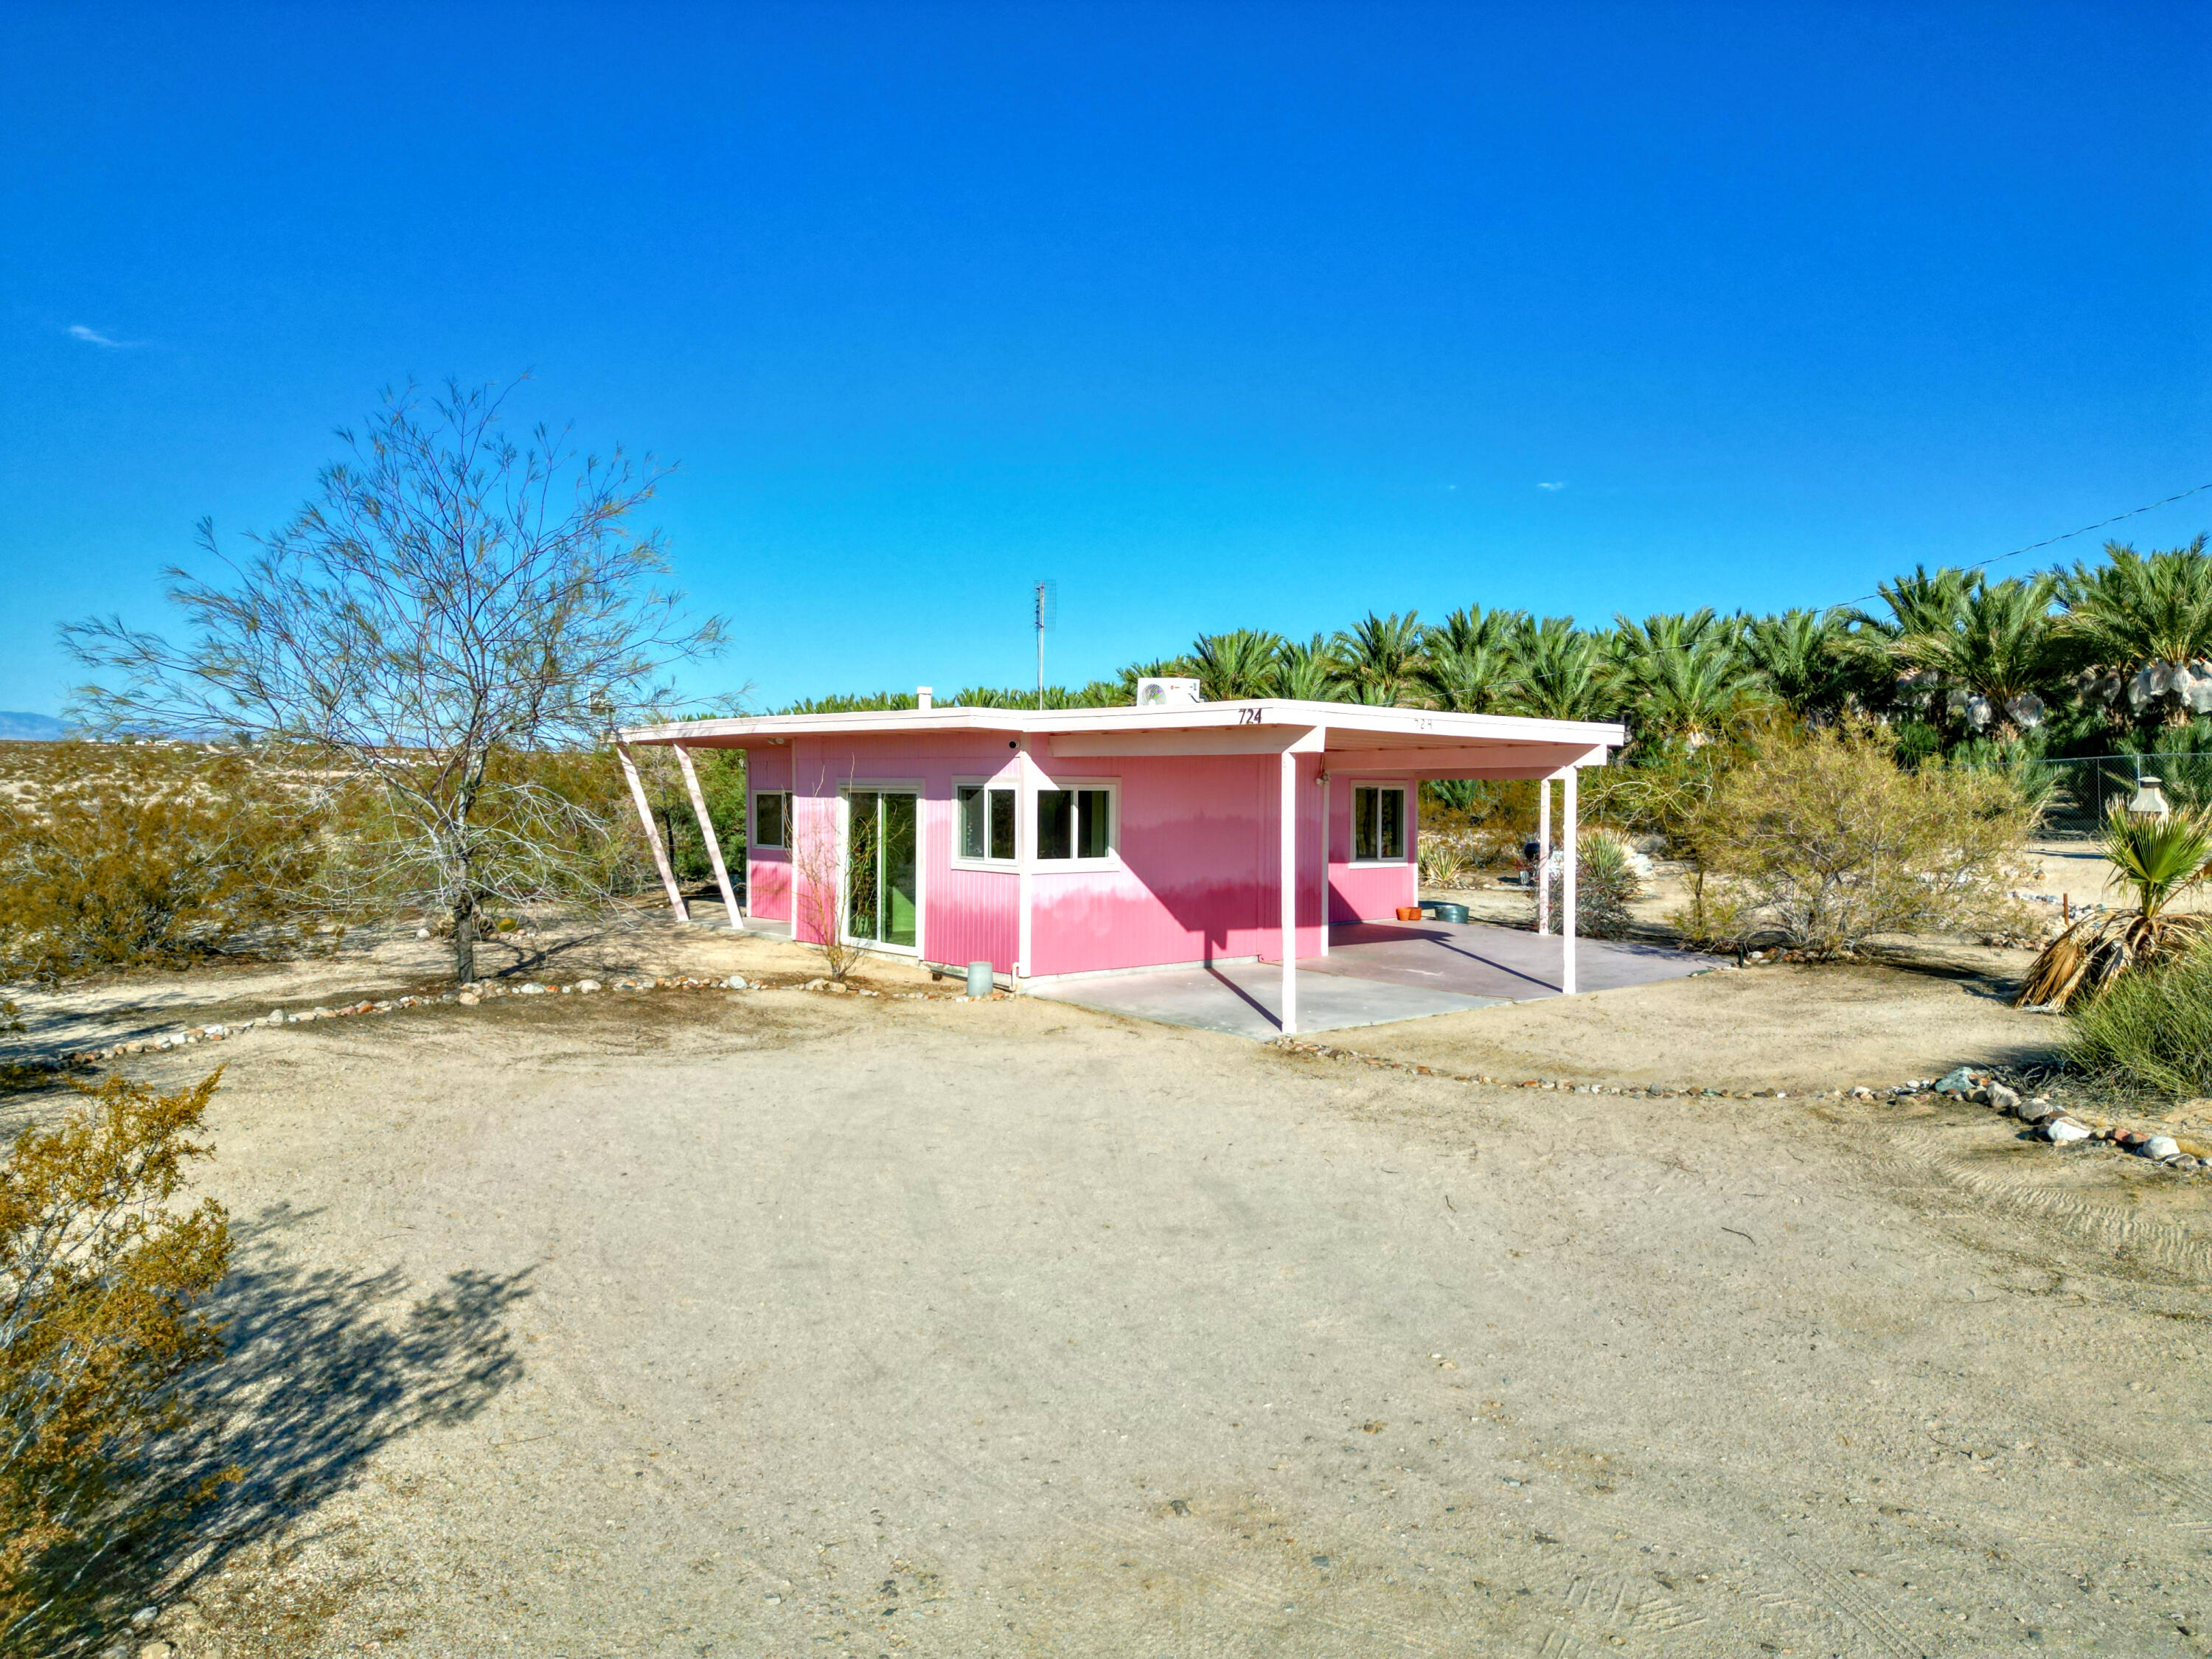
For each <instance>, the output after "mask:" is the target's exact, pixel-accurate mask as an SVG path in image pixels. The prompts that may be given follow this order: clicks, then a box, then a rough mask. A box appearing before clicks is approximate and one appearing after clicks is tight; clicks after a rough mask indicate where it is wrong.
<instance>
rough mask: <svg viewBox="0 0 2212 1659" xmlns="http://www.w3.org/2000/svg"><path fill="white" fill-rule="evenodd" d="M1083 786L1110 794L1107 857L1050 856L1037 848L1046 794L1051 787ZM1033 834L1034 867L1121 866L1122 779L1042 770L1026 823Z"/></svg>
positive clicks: (1064, 789) (1045, 869) (1047, 869)
mask: <svg viewBox="0 0 2212 1659" xmlns="http://www.w3.org/2000/svg"><path fill="white" fill-rule="evenodd" d="M1079 789H1098V790H1103V791H1104V793H1105V795H1106V853H1105V856H1104V857H1103V858H1084V857H1082V856H1081V855H1080V854H1079V855H1077V856H1075V857H1073V858H1065V859H1048V858H1047V857H1045V856H1044V854H1042V853H1041V852H1039V851H1038V850H1037V842H1038V840H1039V836H1038V831H1039V830H1040V829H1042V824H1043V817H1044V797H1045V794H1046V793H1047V792H1048V791H1058V792H1061V793H1070V794H1072V793H1074V792H1075V791H1077V790H1079ZM1022 828H1023V829H1024V831H1025V832H1026V833H1027V835H1028V837H1029V843H1028V852H1029V855H1030V868H1031V869H1034V870H1037V871H1042V872H1058V871H1072V870H1119V869H1121V867H1122V865H1121V779H1119V778H1055V777H1052V776H1049V775H1045V774H1039V775H1038V777H1037V781H1036V788H1034V789H1032V790H1031V791H1030V810H1029V822H1028V823H1025V824H1024V825H1023V826H1022Z"/></svg>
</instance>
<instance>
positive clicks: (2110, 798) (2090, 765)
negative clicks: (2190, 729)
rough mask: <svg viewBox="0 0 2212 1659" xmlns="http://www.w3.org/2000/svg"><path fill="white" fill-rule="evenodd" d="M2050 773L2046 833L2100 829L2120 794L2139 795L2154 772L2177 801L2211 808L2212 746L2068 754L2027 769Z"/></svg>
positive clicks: (2169, 797)
mask: <svg viewBox="0 0 2212 1659" xmlns="http://www.w3.org/2000/svg"><path fill="white" fill-rule="evenodd" d="M2027 770H2029V771H2031V772H2033V773H2035V774H2039V775H2042V776H2044V777H2046V778H2047V779H2048V780H2049V781H2050V783H2051V801H2050V805H2049V810H2048V811H2047V813H2046V815H2045V820H2044V833H2045V834H2046V835H2051V836H2081V837H2087V836H2093V835H2094V834H2096V832H2097V827H2098V825H2100V823H2103V822H2104V820H2105V815H2106V812H2108V811H2111V810H2112V803H2113V802H2114V801H2115V800H2117V801H2118V802H2120V803H2121V804H2122V805H2125V804H2126V803H2127V802H2129V801H2130V800H2132V799H2135V796H2136V791H2137V790H2139V789H2141V788H2142V784H2143V780H2144V779H2146V778H2156V779H2158V780H2159V787H2160V790H2161V791H2163V792H2164V793H2165V795H2166V799H2167V800H2168V801H2169V802H2171V803H2172V805H2175V806H2179V807H2184V808H2191V809H2195V810H2197V811H2203V810H2206V809H2208V808H2212V749H2208V750H2194V751H2191V752H2189V753H2185V754H2172V753H2166V754H2160V753H2153V754H2144V755H2081V756H2075V757H2070V758H2068V759H2065V760H2044V761H2037V762H2034V763H2032V764H2031V765H2030V766H2029V767H2028V768H2027Z"/></svg>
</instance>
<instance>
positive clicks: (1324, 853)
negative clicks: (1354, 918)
mask: <svg viewBox="0 0 2212 1659" xmlns="http://www.w3.org/2000/svg"><path fill="white" fill-rule="evenodd" d="M1325 764H1326V763H1325V762H1324V765H1325ZM1329 908H1330V900H1329V890H1328V773H1327V772H1326V771H1324V772H1323V773H1322V775H1321V953H1322V955H1323V956H1327V955H1328V913H1329Z"/></svg>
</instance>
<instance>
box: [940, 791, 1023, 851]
mask: <svg viewBox="0 0 2212 1659" xmlns="http://www.w3.org/2000/svg"><path fill="white" fill-rule="evenodd" d="M953 793H955V795H956V796H957V798H958V799H959V802H960V856H961V857H962V858H963V859H1005V860H1009V861H1012V859H1013V856H1014V792H1013V791H1012V790H1011V789H992V788H987V787H985V786H984V785H982V784H980V783H963V784H962V785H960V786H959V787H957V789H956V790H955V791H954V792H953Z"/></svg>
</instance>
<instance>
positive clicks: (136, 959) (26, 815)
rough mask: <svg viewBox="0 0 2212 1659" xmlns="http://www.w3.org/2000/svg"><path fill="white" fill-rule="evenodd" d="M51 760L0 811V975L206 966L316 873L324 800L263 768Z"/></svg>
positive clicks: (226, 759)
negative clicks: (201, 961) (199, 960)
mask: <svg viewBox="0 0 2212 1659" xmlns="http://www.w3.org/2000/svg"><path fill="white" fill-rule="evenodd" d="M53 750H54V752H53V753H52V755H50V756H48V757H44V759H43V761H42V763H41V764H40V766H39V768H38V769H36V770H35V771H34V772H32V773H30V774H28V775H23V776H21V777H19V778H18V780H17V781H15V785H14V787H13V788H12V789H11V791H10V792H9V796H8V798H7V799H6V800H5V802H4V804H0V976H6V977H11V978H30V979H38V980H43V981H54V980H58V979H63V978H66V977H68V976H70V975H75V974H82V973H87V972H90V971H93V970H95V969H103V968H125V967H132V966H137V965H139V964H142V963H163V962H185V961H191V960H192V959H194V958H196V957H204V956H206V955H208V954H210V953H211V952H214V951H220V950H222V949H224V948H225V947H226V946H227V945H230V944H231V943H232V942H234V940H235V939H237V938H238V936H240V934H243V933H249V932H251V931H252V930H254V929H257V928H262V927H267V926H268V925H270V924H271V923H275V922H277V921H282V920H283V919H284V918H286V917H287V915H289V913H290V912H291V911H292V910H293V909H294V908H295V906H296V904H297V903H298V902H299V900H300V897H301V895H302V894H304V893H305V892H306V891H307V890H308V888H309V886H310V885H311V884H312V882H313V878H314V877H315V874H316V872H318V871H319V869H320V867H321V866H322V864H323V861H324V854H325V843H324V840H323V836H322V830H323V828H324V824H325V818H326V816H327V805H326V802H325V795H324V792H322V791H321V789H320V788H319V787H318V785H317V783H316V782H315V781H314V780H313V779H312V778H307V777H302V776H301V775H298V774H296V773H288V772H287V771H286V770H285V769H284V768H283V766H282V764H281V763H279V762H278V761H277V760H275V759H272V758H266V757H256V758H250V757H247V756H246V755H245V754H242V753H240V752H237V751H234V750H210V749H206V748H204V747H201V746H199V745H196V744H90V743H69V744H55V745H53Z"/></svg>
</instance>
